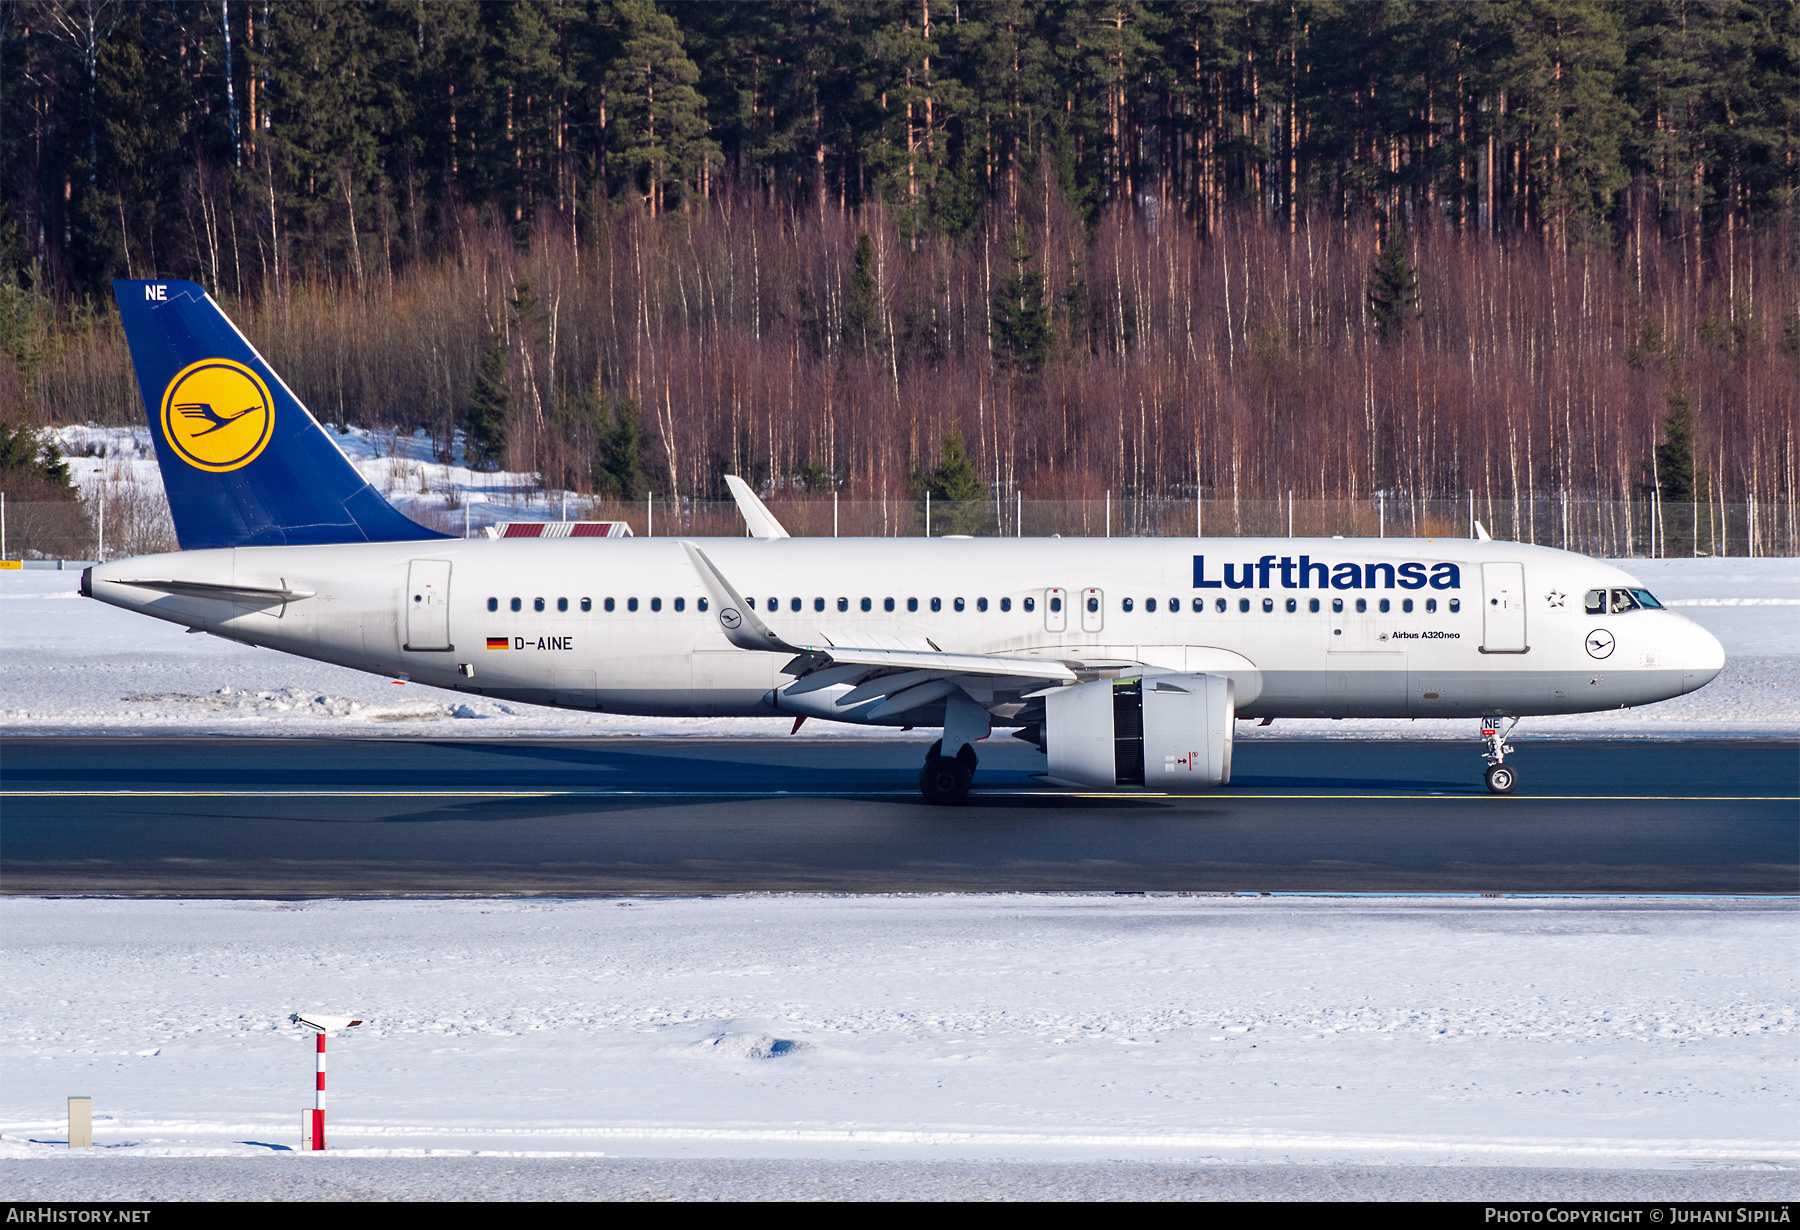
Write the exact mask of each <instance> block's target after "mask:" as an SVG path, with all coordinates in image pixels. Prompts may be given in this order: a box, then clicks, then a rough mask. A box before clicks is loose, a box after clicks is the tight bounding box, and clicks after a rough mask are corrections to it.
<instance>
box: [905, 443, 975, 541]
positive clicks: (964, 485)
mask: <svg viewBox="0 0 1800 1230" xmlns="http://www.w3.org/2000/svg"><path fill="white" fill-rule="evenodd" d="M913 485H914V489H915V490H917V491H918V492H919V494H920V495H922V496H923V495H926V494H929V495H930V496H931V500H932V512H931V528H932V531H933V532H934V533H938V534H973V533H975V532H976V531H977V530H978V529H980V528H981V527H982V526H984V525H986V524H987V518H988V511H989V510H988V508H987V505H986V500H987V493H988V489H987V484H986V483H984V482H982V481H981V475H980V474H978V473H977V472H976V470H975V462H974V460H973V459H972V458H970V456H969V452H968V449H967V448H966V447H965V446H964V445H963V438H962V436H961V434H960V433H958V432H955V431H949V432H945V433H944V436H943V438H942V439H941V440H940V441H939V442H938V463H937V466H936V468H935V469H931V470H925V471H922V472H918V473H915V474H914V476H913ZM940 504H942V505H944V507H939V505H940Z"/></svg>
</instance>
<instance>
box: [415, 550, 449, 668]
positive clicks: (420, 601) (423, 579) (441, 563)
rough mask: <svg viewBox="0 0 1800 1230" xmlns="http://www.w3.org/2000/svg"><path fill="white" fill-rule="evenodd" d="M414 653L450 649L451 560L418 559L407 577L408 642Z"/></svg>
mask: <svg viewBox="0 0 1800 1230" xmlns="http://www.w3.org/2000/svg"><path fill="white" fill-rule="evenodd" d="M403 648H406V649H410V650H414V651H426V652H430V651H432V650H447V649H454V648H456V646H454V645H452V644H451V643H450V561H449V560H447V559H416V560H414V561H413V562H412V567H410V568H409V569H408V570H407V574H406V643H405V645H404V646H403Z"/></svg>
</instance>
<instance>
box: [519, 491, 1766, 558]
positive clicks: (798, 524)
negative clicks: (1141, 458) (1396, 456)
mask: <svg viewBox="0 0 1800 1230" xmlns="http://www.w3.org/2000/svg"><path fill="white" fill-rule="evenodd" d="M763 502H764V504H765V505H766V506H767V507H768V509H769V511H770V513H772V514H773V515H774V516H775V519H776V520H777V521H779V522H781V524H782V527H783V528H785V529H786V530H787V531H788V533H790V534H792V535H794V536H795V537H797V538H802V537H804V538H830V537H834V536H836V537H844V538H854V537H878V538H904V537H921V536H930V537H942V536H946V535H955V534H961V535H968V536H969V537H974V538H1014V537H1018V538H1049V537H1052V536H1060V537H1063V538H1196V537H1200V538H1249V537H1261V538H1287V537H1293V538H1330V537H1344V538H1472V537H1475V535H1476V528H1475V527H1476V524H1477V523H1479V524H1480V527H1481V529H1483V530H1485V531H1486V532H1487V533H1488V535H1489V536H1490V537H1492V538H1496V539H1502V540H1505V541H1510V542H1527V543H1535V544H1537V545H1539V546H1549V547H1562V548H1565V549H1567V550H1570V551H1576V552H1579V553H1581V554H1583V555H1592V556H1602V557H1611V558H1629V557H1640V558H1657V557H1664V556H1669V557H1674V556H1715V555H1716V556H1725V555H1731V556H1746V555H1759V556H1760V555H1795V554H1800V505H1796V504H1793V503H1787V502H1783V503H1774V502H1770V501H1765V500H1739V501H1722V502H1713V503H1706V504H1673V503H1667V502H1664V501H1662V500H1656V499H1646V500H1603V499H1595V498H1592V497H1579V496H1574V495H1570V496H1568V497H1567V498H1564V497H1563V496H1562V495H1561V494H1560V493H1552V494H1550V495H1538V496H1536V497H1527V496H1523V495H1521V496H1520V497H1519V499H1517V500H1513V499H1510V498H1509V499H1506V500H1504V501H1502V500H1498V499H1496V500H1492V501H1488V500H1484V499H1482V498H1481V497H1479V496H1477V497H1475V498H1474V499H1473V500H1470V498H1469V497H1467V496H1465V497H1463V498H1462V499H1460V500H1459V499H1451V498H1438V497H1433V498H1421V497H1413V496H1407V495H1396V494H1391V493H1388V494H1380V495H1377V496H1375V497H1372V498H1369V499H1362V500H1302V499H1283V500H1214V499H1200V500H1195V499H1181V498H1168V497H1123V496H1103V497H1101V498H1100V499H1093V500H1031V499H1022V498H1020V497H1017V496H1014V497H1012V498H1010V499H1000V500H983V501H966V502H954V503H953V502H948V501H943V500H923V499H921V500H885V501H884V500H843V499H840V500H835V501H834V500H833V499H832V498H831V497H830V496H823V497H799V498H781V497H779V496H776V497H770V498H765V499H764V501H763ZM569 509H570V511H569V514H568V515H569V517H571V518H574V517H576V516H577V513H579V515H580V518H581V519H584V520H596V521H624V522H625V523H626V524H628V525H629V526H630V527H631V532H632V533H633V534H635V535H639V536H642V535H646V534H648V535H653V536H657V537H669V536H674V535H684V536H689V535H691V536H694V537H725V536H737V535H742V534H744V533H745V527H744V521H743V518H742V517H741V516H739V515H738V511H737V506H736V505H735V504H734V503H732V502H731V501H729V500H692V499H685V498H683V499H670V498H667V497H663V496H652V497H646V498H645V499H643V500H636V501H631V502H624V501H610V500H596V501H591V502H590V501H587V500H585V499H584V500H581V501H580V502H579V503H577V502H576V501H575V500H574V499H571V501H570V505H569ZM551 519H554V518H551Z"/></svg>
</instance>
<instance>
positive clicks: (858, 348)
mask: <svg viewBox="0 0 1800 1230" xmlns="http://www.w3.org/2000/svg"><path fill="white" fill-rule="evenodd" d="M843 341H844V349H845V350H847V351H850V352H851V353H853V354H861V353H863V352H864V351H866V350H868V349H869V347H871V346H874V345H876V344H878V343H879V342H880V341H881V302H880V300H879V298H878V297H877V295H876V293H875V245H874V243H873V242H871V241H870V239H869V232H867V231H864V232H863V233H862V234H860V235H858V236H857V237H856V257H855V261H854V263H853V264H852V266H851V268H850V297H849V299H848V301H847V302H846V303H845V304H844V328H843Z"/></svg>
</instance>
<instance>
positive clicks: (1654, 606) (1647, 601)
mask: <svg viewBox="0 0 1800 1230" xmlns="http://www.w3.org/2000/svg"><path fill="white" fill-rule="evenodd" d="M1631 596H1632V597H1633V598H1636V599H1637V600H1638V605H1639V606H1641V607H1643V608H1644V609H1645V610H1647V611H1660V610H1662V609H1663V604H1662V603H1660V602H1658V601H1657V600H1656V596H1655V595H1654V594H1652V593H1651V592H1650V591H1649V590H1647V589H1634V590H1632V591H1631Z"/></svg>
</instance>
